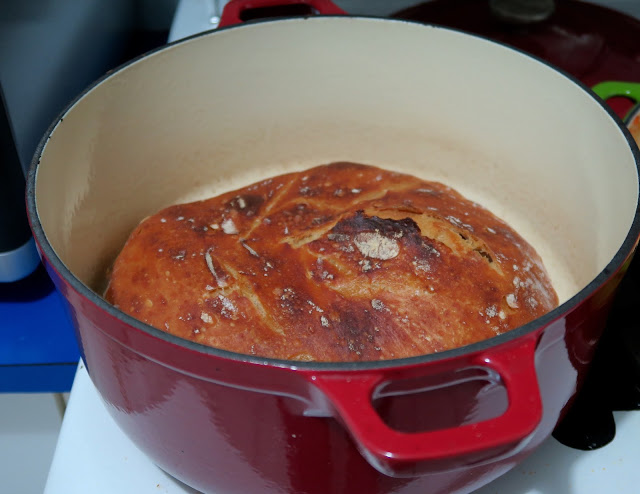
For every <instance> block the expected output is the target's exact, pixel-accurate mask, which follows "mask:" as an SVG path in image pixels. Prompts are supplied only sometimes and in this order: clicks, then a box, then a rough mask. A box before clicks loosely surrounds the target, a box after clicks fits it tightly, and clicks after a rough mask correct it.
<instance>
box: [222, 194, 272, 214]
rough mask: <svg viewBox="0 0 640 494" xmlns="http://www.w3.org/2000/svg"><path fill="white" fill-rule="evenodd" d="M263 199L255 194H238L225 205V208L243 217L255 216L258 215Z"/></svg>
mask: <svg viewBox="0 0 640 494" xmlns="http://www.w3.org/2000/svg"><path fill="white" fill-rule="evenodd" d="M264 201H265V198H264V197H263V196H261V195H257V194H239V195H237V196H235V197H234V198H233V199H231V200H230V201H229V202H227V203H226V207H227V208H228V209H230V210H235V211H237V212H238V213H240V214H242V215H244V216H255V215H256V214H258V213H259V211H260V208H261V207H262V204H263V203H264Z"/></svg>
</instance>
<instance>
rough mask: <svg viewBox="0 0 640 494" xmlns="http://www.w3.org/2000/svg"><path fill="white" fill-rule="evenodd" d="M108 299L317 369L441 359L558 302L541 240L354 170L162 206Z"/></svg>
mask: <svg viewBox="0 0 640 494" xmlns="http://www.w3.org/2000/svg"><path fill="white" fill-rule="evenodd" d="M105 297H106V299H107V300H109V301H110V302H112V303H113V304H114V305H116V306H118V307H120V309H121V310H123V311H124V312H127V313H129V314H131V315H133V316H134V317H137V318H138V319H140V320H142V321H145V322H147V323H149V324H151V325H153V326H155V327H157V328H159V329H161V330H163V331H169V332H171V333H173V334H176V335H177V336H180V337H182V338H187V339H191V340H194V341H197V342H199V343H202V344H205V345H210V346H214V347H219V348H224V349H227V350H231V351H235V352H240V353H246V354H250V355H260V356H264V357H274V358H284V359H295V360H307V361H309V360H316V361H353V360H380V359H390V358H401V357H408V356H413V355H420V354H425V353H433V352H439V351H443V350H447V349H449V348H454V347H457V346H462V345H467V344H470V343H473V342H476V341H479V340H482V339H486V338H490V337H492V336H495V335H497V334H502V333H504V332H505V331H508V330H510V329H513V328H515V327H518V326H520V325H522V324H525V323H527V322H529V321H531V320H532V319H535V318H536V317H538V316H540V315H542V314H544V313H546V312H547V311H549V310H550V309H552V308H553V307H555V306H556V305H557V303H558V300H557V296H556V294H555V291H554V290H553V287H552V286H551V282H550V280H549V278H548V275H547V274H546V271H545V270H544V266H543V264H542V261H541V260H540V259H539V257H538V255H537V254H536V252H535V250H534V249H533V247H531V246H530V245H529V244H527V242H526V241H525V240H524V239H523V238H522V237H520V236H519V235H518V234H517V233H516V232H515V231H514V230H513V229H511V228H510V227H509V226H508V225H507V224H506V223H504V222H503V221H502V220H500V219H499V218H497V217H496V216H494V215H493V214H491V213H490V212H489V211H487V210H486V209H484V208H482V207H481V206H479V205H478V204H476V203H474V202H472V201H469V200H467V199H465V198H464V197H463V196H461V195H460V194H458V193H457V192H456V191H455V190H453V189H451V188H449V187H447V186H445V185H442V184H440V183H437V182H427V181H424V180H420V179H418V178H415V177H411V176H409V175H403V174H401V173H394V172H389V171H386V170H383V169H380V168H376V167H372V166H366V165H358V164H353V163H334V164H330V165H324V166H319V167H315V168H312V169H309V170H306V171H304V172H300V173H291V174H287V175H283V176H280V177H274V178H272V179H269V180H264V181H262V182H258V183H255V184H252V185H250V186H248V187H245V188H244V189H241V190H237V191H232V192H228V193H226V194H223V195H221V196H218V197H215V198H212V199H208V200H205V201H200V202H197V203H190V204H181V205H177V206H171V207H169V208H167V209H165V210H163V211H160V212H159V213H157V214H156V215H154V216H152V217H150V218H149V219H147V220H145V221H144V222H143V223H141V225H139V226H138V228H136V230H135V231H134V232H133V233H132V234H131V236H130V238H129V240H128V241H127V243H126V245H125V247H124V248H123V250H122V252H121V253H120V255H119V256H118V259H117V260H116V262H115V263H114V265H113V270H112V273H111V276H110V283H109V286H108V289H107V292H106V294H105Z"/></svg>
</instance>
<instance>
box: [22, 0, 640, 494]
mask: <svg viewBox="0 0 640 494" xmlns="http://www.w3.org/2000/svg"><path fill="white" fill-rule="evenodd" d="M248 3H249V4H250V5H249V6H251V7H256V6H260V5H262V4H263V3H264V2H257V1H254V2H248ZM285 3H286V2H285ZM297 3H300V2H299V1H298V2H297ZM305 3H306V2H305ZM309 3H310V4H311V5H312V6H314V7H316V8H318V9H319V10H320V9H321V7H322V6H323V3H324V2H320V1H318V0H314V1H312V2H309ZM233 9H236V10H233ZM242 12H243V9H242V8H238V4H237V2H232V4H230V7H229V8H228V9H227V11H226V17H225V19H223V24H224V23H228V22H229V19H232V18H234V17H235V18H236V19H237V18H240V19H242ZM332 13H333V14H337V13H339V12H338V11H335V10H334V11H332ZM336 160H350V161H355V162H361V163H371V164H375V165H379V166H383V167H386V168H391V169H397V170H401V171H406V172H409V173H414V174H416V175H419V176H421V177H423V178H426V179H430V180H439V181H442V182H445V183H447V184H448V185H451V186H453V187H454V188H456V189H457V190H459V191H460V192H462V193H463V194H465V195H466V196H467V197H470V198H472V199H473V200H477V201H478V202H480V203H481V204H483V205H485V206H487V207H488V208H489V209H491V210H493V211H494V212H495V213H497V214H498V215H499V216H501V217H503V218H504V219H505V220H506V221H507V222H509V223H510V224H511V225H512V226H513V227H514V228H515V229H516V230H518V231H519V232H520V233H521V234H523V236H525V238H527V239H528V240H529V241H530V242H531V243H532V244H533V245H534V246H535V247H536V249H537V250H538V252H539V253H540V254H541V256H542V258H543V259H544V261H545V264H546V266H547V268H548V271H549V272H550V274H551V276H552V279H553V281H554V284H555V286H556V289H557V291H558V293H559V296H560V298H561V305H560V306H559V307H558V308H557V309H555V310H553V311H552V312H551V313H549V314H547V315H545V316H544V317H541V318H539V319H538V320H535V321H533V322H531V323H530V324H527V325H526V326H523V327H520V328H517V329H515V330H513V331H511V332H509V333H506V334H504V335H501V336H496V337H495V338H492V339H489V340H486V341H483V342H479V343H476V344H473V345H469V346H466V347H463V348H458V349H454V350H450V351H446V352H442V353H439V354H433V355H425V356H420V357H414V358H408V359H399V360H389V361H380V362H354V363H314V362H294V361H281V360H272V359H267V358H261V357H258V356H250V355H241V354H236V353H232V352H228V351H224V350H219V349H215V348H209V347H205V346H202V345H200V344H197V343H194V342H190V341H185V340H182V339H180V338H177V337H174V336H172V335H170V334H167V333H164V332H162V331H159V330H157V329H154V328H152V327H150V326H147V325H145V324H143V323H141V322H139V321H137V320H135V319H133V318H131V317H129V316H127V315H125V314H123V313H122V312H120V311H119V310H118V309H116V308H115V307H113V306H111V305H109V304H107V303H106V302H105V301H104V300H103V299H102V298H101V296H100V294H101V293H102V290H103V288H104V278H105V273H106V271H107V269H108V267H109V265H110V263H111V262H112V261H113V259H114V257H115V255H116V254H117V252H118V250H119V249H120V248H121V246H122V245H123V243H124V241H125V239H126V238H127V236H128V234H129V232H130V231H131V230H132V229H133V228H134V227H135V225H136V224H137V223H138V222H139V221H140V220H141V219H142V218H144V217H145V216H147V215H149V214H151V213H153V212H155V211H157V210H158V209H160V208H161V207H163V206H166V205H168V204H170V203H175V202H179V201H184V200H189V199H195V198H197V197H203V196H205V195H208V194H211V193H215V192H218V191H220V190H222V189H228V188H231V187H235V186H238V185H243V184H247V183H250V182H253V181H256V180H260V179H263V178H266V177H268V176H271V175H273V174H275V173H279V172H284V171H291V170H299V169H304V168H306V167H309V166H312V165H316V164H321V163H327V162H331V161H336ZM638 190H639V180H638V150H637V147H636V145H635V143H634V142H633V141H632V139H631V137H630V135H629V133H628V131H627V130H626V129H625V128H624V126H623V125H622V124H621V122H620V121H619V120H618V119H617V117H615V116H614V115H613V113H612V111H611V110H610V109H608V108H607V107H606V106H605V105H604V104H603V103H602V102H601V101H600V100H598V99H597V98H596V97H594V95H593V94H592V93H591V92H590V91H589V90H588V89H587V88H585V87H584V86H582V85H581V84H580V83H579V82H577V81H576V80H574V79H572V78H570V77H568V76H565V75H563V74H562V73H560V72H558V71H557V70H555V69H554V68H552V67H550V66H549V65H547V64H546V63H544V62H542V61H540V60H537V59H534V58H532V57H530V56H527V55H525V54H523V53H521V52H518V51H516V50H514V49H511V48H508V47H506V46H504V45H501V44H498V43H495V42H491V41H488V40H485V39H482V38H479V37H475V36H472V35H469V34H464V33H461V32H458V31H455V30H450V29H446V28H441V27H436V26H429V25H423V24H418V23H412V22H406V21H399V20H388V19H387V20H383V19H376V18H353V17H346V16H340V15H331V16H316V17H311V18H290V19H279V20H268V21H263V22H258V23H247V24H241V25H238V26H234V27H228V28H223V29H219V30H216V31H214V32H210V33H206V34H203V35H199V36H195V37H192V38H189V39H186V40H182V41H179V42H176V43H173V44H171V45H169V46H166V47H164V48H162V49H160V50H157V51H154V52H152V53H149V54H147V55H145V56H143V57H140V58H138V59H136V60H134V61H132V62H130V63H128V64H126V65H125V66H123V67H121V68H119V69H118V70H116V71H114V72H112V73H111V74H109V75H107V76H106V77H104V78H103V79H102V80H100V81H98V82H97V83H96V84H94V85H93V86H92V87H91V88H89V89H88V90H87V91H85V92H84V93H83V94H82V95H80V96H79V97H78V99H77V100H76V101H75V102H74V103H72V104H71V105H70V107H69V108H68V109H67V110H66V111H65V112H64V113H63V114H62V115H61V116H60V118H59V119H58V120H57V121H56V122H55V123H54V124H53V125H52V127H51V129H50V131H49V132H48V133H47V135H46V137H45V138H44V139H43V141H42V143H41V145H40V148H39V150H38V152H37V153H36V157H35V159H34V162H33V165H32V167H31V170H30V173H29V177H28V187H27V197H28V210H29V215H30V221H31V225H32V229H33V231H34V233H35V238H36V240H37V243H38V246H39V249H40V252H41V253H42V257H43V261H44V263H45V265H46V267H47V270H48V272H49V273H50V275H51V277H52V278H53V280H54V281H55V283H56V286H57V287H58V289H59V290H60V291H61V292H62V294H63V295H64V297H65V299H66V301H67V302H68V307H69V309H70V313H71V316H72V319H73V322H74V324H75V328H76V331H77V335H78V339H79V342H80V345H81V348H82V357H83V360H84V362H85V364H86V367H87V370H88V372H89V375H90V377H91V379H92V381H93V383H94V384H95V386H96V388H97V389H98V391H99V393H100V395H101V397H102V399H103V400H104V403H105V406H106V407H107V409H108V410H109V412H110V413H111V415H112V417H113V418H114V420H115V421H116V422H117V423H118V425H119V426H120V427H121V428H122V430H123V431H124V432H125V433H126V434H127V435H128V436H129V437H130V438H131V439H132V440H133V441H134V442H135V444H137V446H138V447H139V448H140V449H141V450H142V451H144V452H145V453H146V454H147V455H148V456H149V457H150V458H151V459H152V460H153V461H154V462H155V463H156V464H157V465H158V466H159V467H161V468H162V469H164V470H165V471H166V472H168V473H169V474H171V475H172V476H174V477H176V478H178V479H180V480H181V481H183V482H185V483H187V484H188V485H190V486H192V487H194V488H195V489H198V490H200V491H203V492H214V493H219V494H223V493H224V494H227V493H243V494H244V493H248V492H251V493H264V494H267V493H269V494H275V493H278V494H280V493H291V494H293V493H296V494H300V493H305V494H320V493H322V494H324V493H327V492H331V493H354V492H366V493H371V494H382V493H392V492H393V493H425V492H429V493H454V492H470V491H472V490H473V489H476V488H478V487H480V486H482V485H484V484H486V483H488V482H490V481H491V480H492V479H494V478H496V477H497V476H499V475H501V474H503V473H504V472H506V471H507V470H509V469H510V468H512V467H513V466H514V465H515V464H517V463H518V462H520V461H522V460H523V459H524V458H525V457H526V455H528V454H529V453H530V452H531V451H532V450H534V449H535V448H536V447H537V446H538V445H540V443H541V442H543V441H544V440H545V439H546V438H547V437H549V435H550V434H551V432H552V430H553V428H554V427H555V425H556V424H557V422H558V421H559V419H560V418H561V417H562V415H563V413H564V411H565V410H566V409H567V408H568V406H569V405H570V403H571V401H572V399H573V397H574V395H575V394H576V392H577V389H578V388H579V386H580V383H581V381H582V380H583V378H584V376H585V373H586V372H587V369H588V366H589V363H590V360H591V357H592V355H593V352H594V349H595V345H596V343H597V341H598V339H599V337H600V335H601V333H602V331H603V328H604V323H605V319H606V317H607V312H608V310H609V307H610V304H611V301H612V297H613V295H614V292H615V289H616V287H617V285H618V283H619V282H620V279H621V277H622V276H623V275H624V273H625V270H626V267H627V265H628V263H629V262H630V259H631V256H632V254H633V252H634V250H635V247H636V244H637V241H638V236H639V232H640V222H639V218H638ZM97 447H99V445H97Z"/></svg>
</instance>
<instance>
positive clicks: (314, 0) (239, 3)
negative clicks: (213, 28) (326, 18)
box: [218, 0, 346, 27]
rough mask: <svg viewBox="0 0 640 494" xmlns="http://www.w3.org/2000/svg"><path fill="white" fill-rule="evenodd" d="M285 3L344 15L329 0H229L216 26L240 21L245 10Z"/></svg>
mask: <svg viewBox="0 0 640 494" xmlns="http://www.w3.org/2000/svg"><path fill="white" fill-rule="evenodd" d="M287 5H306V6H308V7H311V8H313V9H315V10H317V11H318V13H319V14H323V15H346V12H345V11H344V10H342V9H341V8H340V7H338V6H337V5H336V4H335V3H333V2H332V1H331V0H231V1H230V2H229V3H228V4H227V5H225V7H224V9H222V15H221V16H220V24H218V27H225V26H233V25H234V24H240V23H242V22H243V21H242V13H243V12H244V11H246V10H250V9H260V8H269V7H274V8H275V7H283V6H287Z"/></svg>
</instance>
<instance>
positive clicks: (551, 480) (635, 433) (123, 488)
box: [44, 364, 640, 494]
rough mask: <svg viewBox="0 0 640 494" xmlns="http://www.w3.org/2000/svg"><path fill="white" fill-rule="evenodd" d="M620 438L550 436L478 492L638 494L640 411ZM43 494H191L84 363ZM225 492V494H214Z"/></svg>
mask: <svg viewBox="0 0 640 494" xmlns="http://www.w3.org/2000/svg"><path fill="white" fill-rule="evenodd" d="M615 418H616V425H617V433H616V437H615V439H614V440H613V442H611V443H610V444H608V445H607V446H605V447H603V448H600V449H598V450H595V451H586V452H585V451H578V450H574V449H571V448H567V447H565V446H563V445H561V444H560V443H559V442H557V441H556V440H555V439H553V438H550V439H549V440H547V441H546V442H545V443H544V444H543V445H542V446H541V447H540V448H539V449H538V450H537V451H536V452H535V453H534V454H533V455H532V456H531V457H529V458H528V459H527V461H525V462H524V463H522V464H520V465H519V466H517V467H516V468H515V469H513V470H512V471H510V472H509V473H507V474H506V475H504V476H502V477H500V478H499V479H497V480H496V481H494V482H492V483H491V484H489V485H487V486H486V487H484V488H482V489H480V490H478V491H476V492H477V494H592V493H593V494H603V493H613V494H637V493H638V489H639V487H638V483H639V479H640V477H639V469H640V411H632V412H616V413H615ZM44 492H45V494H86V493H88V492H89V493H91V494H103V493H104V494H107V493H108V494H113V493H118V494H129V493H131V494H134V493H135V494H161V493H171V494H185V493H188V494H193V493H195V492H196V491H194V490H193V489H191V488H189V487H187V486H185V485H184V484H181V483H180V482H178V481H176V480H175V479H173V478H172V477H170V476H169V475H167V474H165V473H164V472H163V471H162V470H160V469H159V468H158V467H156V466H155V465H154V464H153V463H152V462H151V461H150V460H149V459H148V458H147V457H146V456H145V455H144V454H143V453H142V452H140V451H139V450H138V449H137V447H136V446H135V445H134V444H133V443H132V442H131V441H130V440H129V439H128V438H127V437H126V436H125V435H124V433H123V432H122V431H121V430H120V429H119V428H118V426H117V425H116V424H115V422H114V421H113V419H112V418H111V416H110V415H109V414H108V412H107V410H106V408H105V406H104V405H103V402H102V400H101V399H100V397H99V395H98V393H97V391H96V389H95V387H94V386H93V383H92V382H91V380H90V379H89V376H88V374H87V372H86V370H85V368H84V365H83V364H80V365H79V367H78V371H77V373H76V378H75V381H74V384H73V389H72V391H71V397H70V400H69V404H68V407H67V411H66V414H65V417H64V421H63V424H62V429H61V431H60V436H59V439H58V444H57V448H56V452H55V455H54V457H53V462H52V465H51V470H50V472H49V477H48V480H47V484H46V488H45V491H44ZM212 494H224V493H212Z"/></svg>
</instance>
